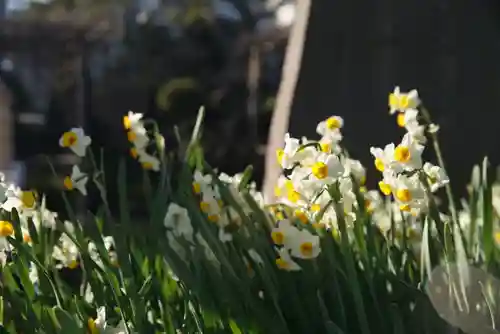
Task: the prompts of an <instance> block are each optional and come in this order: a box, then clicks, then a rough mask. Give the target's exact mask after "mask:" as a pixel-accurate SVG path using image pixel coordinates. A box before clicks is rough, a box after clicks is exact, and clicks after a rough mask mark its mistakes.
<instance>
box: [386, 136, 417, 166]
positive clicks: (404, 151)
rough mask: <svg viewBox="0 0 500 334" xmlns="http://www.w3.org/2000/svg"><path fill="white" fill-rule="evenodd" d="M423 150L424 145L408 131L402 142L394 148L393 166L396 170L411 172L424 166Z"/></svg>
mask: <svg viewBox="0 0 500 334" xmlns="http://www.w3.org/2000/svg"><path fill="white" fill-rule="evenodd" d="M423 150H424V146H422V145H420V144H419V143H418V142H416V141H415V140H413V138H412V137H411V136H410V135H409V134H408V133H407V134H406V135H405V136H404V137H403V140H402V141H401V144H399V145H398V146H396V148H395V149H394V156H393V161H392V163H391V168H393V169H394V170H395V171H396V172H398V171H400V170H401V169H403V170H406V171H409V172H411V171H414V170H416V169H420V168H422V152H423Z"/></svg>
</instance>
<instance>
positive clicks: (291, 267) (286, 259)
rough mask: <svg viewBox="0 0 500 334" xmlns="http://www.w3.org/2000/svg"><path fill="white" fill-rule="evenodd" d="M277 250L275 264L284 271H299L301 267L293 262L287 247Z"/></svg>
mask: <svg viewBox="0 0 500 334" xmlns="http://www.w3.org/2000/svg"><path fill="white" fill-rule="evenodd" d="M277 251H278V256H279V257H278V258H277V259H276V266H278V268H279V269H281V270H286V271H299V270H301V269H302V268H301V267H300V266H299V265H298V264H297V262H295V261H294V260H293V259H292V257H291V256H290V253H289V251H288V249H287V248H281V249H279V250H277Z"/></svg>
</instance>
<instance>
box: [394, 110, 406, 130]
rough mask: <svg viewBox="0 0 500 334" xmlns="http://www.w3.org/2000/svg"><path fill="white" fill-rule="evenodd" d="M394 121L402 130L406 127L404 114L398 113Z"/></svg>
mask: <svg viewBox="0 0 500 334" xmlns="http://www.w3.org/2000/svg"><path fill="white" fill-rule="evenodd" d="M396 121H397V123H398V125H399V126H400V127H402V128H404V127H405V125H406V121H405V114H404V113H399V114H398V116H397V118H396Z"/></svg>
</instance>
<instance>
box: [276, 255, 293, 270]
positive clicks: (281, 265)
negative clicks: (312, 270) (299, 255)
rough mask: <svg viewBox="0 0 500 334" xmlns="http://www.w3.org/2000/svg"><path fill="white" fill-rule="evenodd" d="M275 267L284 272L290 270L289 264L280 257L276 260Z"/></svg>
mask: <svg viewBox="0 0 500 334" xmlns="http://www.w3.org/2000/svg"><path fill="white" fill-rule="evenodd" d="M276 265H277V266H278V268H280V269H285V270H286V269H288V268H290V264H289V263H288V262H287V261H285V260H283V259H282V258H281V257H280V258H277V259H276Z"/></svg>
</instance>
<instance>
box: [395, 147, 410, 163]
mask: <svg viewBox="0 0 500 334" xmlns="http://www.w3.org/2000/svg"><path fill="white" fill-rule="evenodd" d="M410 158H411V154H410V149H409V148H408V147H407V146H403V145H399V146H398V147H396V149H395V150H394V159H395V160H396V161H399V162H401V163H405V162H408V161H409V160H410Z"/></svg>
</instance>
